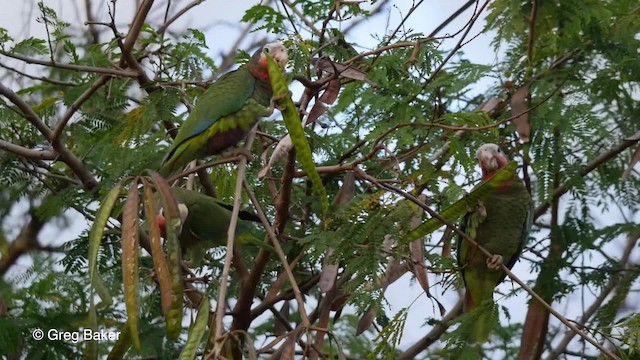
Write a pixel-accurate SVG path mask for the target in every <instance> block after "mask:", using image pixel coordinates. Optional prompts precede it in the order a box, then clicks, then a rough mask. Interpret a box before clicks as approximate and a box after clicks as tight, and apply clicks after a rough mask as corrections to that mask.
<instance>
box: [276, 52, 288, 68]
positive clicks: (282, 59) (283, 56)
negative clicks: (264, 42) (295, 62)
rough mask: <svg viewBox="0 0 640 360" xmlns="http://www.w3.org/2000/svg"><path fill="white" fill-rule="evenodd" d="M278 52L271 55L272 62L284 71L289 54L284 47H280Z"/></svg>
mask: <svg viewBox="0 0 640 360" xmlns="http://www.w3.org/2000/svg"><path fill="white" fill-rule="evenodd" d="M278 50H279V51H276V52H275V54H273V60H275V61H276V62H277V63H278V65H279V66H280V67H281V68H283V69H284V67H285V66H287V63H288V62H289V52H287V48H286V47H284V46H283V47H282V49H281V50H280V49H278Z"/></svg>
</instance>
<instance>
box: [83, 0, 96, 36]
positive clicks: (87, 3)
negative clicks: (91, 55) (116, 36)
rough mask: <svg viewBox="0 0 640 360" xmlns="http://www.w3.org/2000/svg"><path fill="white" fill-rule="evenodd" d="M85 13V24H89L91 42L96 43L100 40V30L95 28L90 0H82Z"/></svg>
mask: <svg viewBox="0 0 640 360" xmlns="http://www.w3.org/2000/svg"><path fill="white" fill-rule="evenodd" d="M84 8H85V13H86V15H87V25H88V26H89V34H91V43H93V44H98V43H99V42H100V31H98V29H97V28H96V26H95V24H94V22H95V20H94V18H93V13H92V12H91V0H84Z"/></svg>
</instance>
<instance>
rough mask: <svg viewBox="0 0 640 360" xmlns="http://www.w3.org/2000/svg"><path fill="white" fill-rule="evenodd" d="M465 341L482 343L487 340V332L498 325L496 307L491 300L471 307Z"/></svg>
mask: <svg viewBox="0 0 640 360" xmlns="http://www.w3.org/2000/svg"><path fill="white" fill-rule="evenodd" d="M469 315H471V316H470V319H469V320H470V324H469V325H470V328H469V330H468V332H467V342H468V343H476V344H482V343H485V342H486V341H487V340H489V334H490V333H491V330H493V329H494V328H495V327H496V326H498V307H497V306H496V304H495V303H493V302H490V303H489V302H488V301H487V302H484V303H482V304H481V305H479V306H477V307H476V308H475V309H473V312H472V313H471V314H469Z"/></svg>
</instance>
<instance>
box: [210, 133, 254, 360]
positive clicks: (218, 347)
mask: <svg viewBox="0 0 640 360" xmlns="http://www.w3.org/2000/svg"><path fill="white" fill-rule="evenodd" d="M254 138H255V126H254V127H253V129H252V130H251V131H250V133H249V136H248V137H247V141H246V143H245V146H244V148H245V149H246V150H247V151H249V150H251V145H252V144H253V139H254ZM246 169H247V157H245V156H243V157H241V158H240V163H239V164H238V173H237V180H236V188H235V197H234V201H233V211H232V212H231V221H230V222H229V229H228V231H227V253H226V255H225V257H224V266H223V268H222V276H221V277H220V288H219V289H218V302H217V304H216V315H215V322H214V335H213V339H214V340H216V341H215V344H214V347H213V349H212V350H211V353H212V354H214V358H215V359H217V358H218V357H219V356H220V352H221V351H222V342H218V341H217V339H219V338H220V337H221V336H222V318H223V317H224V307H225V303H226V301H225V300H226V297H227V288H228V286H229V272H230V271H231V259H232V257H233V251H229V249H233V248H234V241H235V235H236V226H237V224H238V214H239V213H240V200H241V199H242V183H243V182H244V177H245V171H246Z"/></svg>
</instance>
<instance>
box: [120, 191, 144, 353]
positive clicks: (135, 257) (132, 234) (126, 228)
mask: <svg viewBox="0 0 640 360" xmlns="http://www.w3.org/2000/svg"><path fill="white" fill-rule="evenodd" d="M139 207H140V194H139V192H138V181H137V180H136V181H134V182H133V183H132V184H131V189H130V190H129V196H127V201H126V202H125V204H124V209H123V211H122V276H123V284H124V301H125V307H126V309H127V317H128V319H127V322H128V323H129V328H130V329H131V340H132V341H133V346H134V347H135V349H136V350H137V351H140V350H141V348H142V347H141V346H140V337H139V329H138V317H139V315H138V313H139V311H138V307H139V301H138V298H139V295H138V292H139V289H138V288H139V285H138V284H139V277H138V262H139V251H140V239H139V237H138V223H139V221H138V219H139V218H138V216H139Z"/></svg>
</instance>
